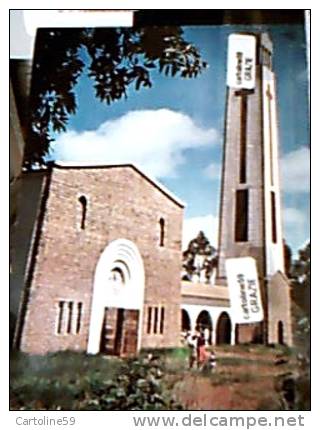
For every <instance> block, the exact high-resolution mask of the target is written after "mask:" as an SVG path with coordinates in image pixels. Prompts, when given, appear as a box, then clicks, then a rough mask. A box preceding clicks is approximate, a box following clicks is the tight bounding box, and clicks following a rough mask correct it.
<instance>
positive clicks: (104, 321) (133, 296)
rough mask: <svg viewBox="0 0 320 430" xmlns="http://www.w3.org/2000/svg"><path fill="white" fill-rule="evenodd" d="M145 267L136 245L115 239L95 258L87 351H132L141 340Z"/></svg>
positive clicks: (106, 352)
mask: <svg viewBox="0 0 320 430" xmlns="http://www.w3.org/2000/svg"><path fill="white" fill-rule="evenodd" d="M143 301H144V267H143V261H142V258H141V255H140V253H139V250H138V248H137V247H136V245H135V244H134V243H133V242H131V241H129V240H126V239H118V240H115V241H114V242H111V243H110V245H108V246H107V247H106V249H105V250H104V251H103V253H102V254H101V256H100V259H99V261H98V264H97V267H96V272H95V277H94V285H93V298H92V309H91V319H90V327H89V340H88V348H87V351H88V353H90V354H97V353H99V352H101V353H104V354H112V355H131V354H135V353H136V352H137V350H138V349H139V347H140V343H141V329H142V309H143Z"/></svg>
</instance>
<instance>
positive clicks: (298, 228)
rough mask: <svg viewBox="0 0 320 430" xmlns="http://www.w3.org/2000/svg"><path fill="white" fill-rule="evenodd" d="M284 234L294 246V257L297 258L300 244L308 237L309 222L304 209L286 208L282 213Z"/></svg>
mask: <svg viewBox="0 0 320 430" xmlns="http://www.w3.org/2000/svg"><path fill="white" fill-rule="evenodd" d="M282 218H283V226H284V232H283V236H284V238H285V239H286V241H287V242H288V243H289V245H290V246H292V251H293V256H294V258H296V257H297V254H298V250H299V249H300V248H301V246H300V244H301V243H304V242H305V241H306V238H307V237H308V226H309V220H308V215H307V214H306V213H305V211H304V209H303V208H302V209H297V208H292V207H291V208H290V207H287V208H284V209H283V212H282Z"/></svg>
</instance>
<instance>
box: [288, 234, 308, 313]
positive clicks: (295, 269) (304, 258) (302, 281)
mask: <svg viewBox="0 0 320 430" xmlns="http://www.w3.org/2000/svg"><path fill="white" fill-rule="evenodd" d="M310 250H311V248H310V243H308V244H307V245H306V246H305V247H304V248H303V249H301V250H300V251H299V259H298V260H295V261H294V263H293V265H292V270H291V276H292V278H293V299H294V300H295V302H296V303H297V305H298V306H300V307H301V309H302V310H303V311H304V313H305V314H306V316H307V317H309V315H310V286H311V282H310V280H311V278H310V276H311V272H310V257H311V255H310Z"/></svg>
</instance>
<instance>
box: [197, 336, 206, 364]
mask: <svg viewBox="0 0 320 430" xmlns="http://www.w3.org/2000/svg"><path fill="white" fill-rule="evenodd" d="M206 360H207V352H206V340H205V337H204V333H203V330H201V332H200V336H199V337H198V341H197V361H198V363H197V364H198V369H202V368H203V366H204V364H205V363H206Z"/></svg>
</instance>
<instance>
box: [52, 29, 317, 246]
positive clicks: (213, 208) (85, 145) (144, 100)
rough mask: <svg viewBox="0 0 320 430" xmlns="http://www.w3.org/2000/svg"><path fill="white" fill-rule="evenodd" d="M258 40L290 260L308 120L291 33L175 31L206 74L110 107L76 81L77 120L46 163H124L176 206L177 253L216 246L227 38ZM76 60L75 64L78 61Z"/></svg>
mask: <svg viewBox="0 0 320 430" xmlns="http://www.w3.org/2000/svg"><path fill="white" fill-rule="evenodd" d="M243 30H250V31H255V30H258V31H262V30H263V31H268V32H269V34H270V35H271V38H272V40H273V43H274V70H275V73H276V77H277V93H278V115H279V146H280V148H279V150H280V171H281V178H282V185H281V188H282V189H281V191H282V194H281V196H282V214H283V228H284V237H285V239H286V241H287V243H288V244H289V245H290V246H291V248H292V251H293V253H294V254H296V253H297V250H298V249H299V248H301V247H302V246H303V245H304V244H305V242H306V241H307V240H308V239H309V234H310V233H309V228H310V226H309V220H310V216H309V189H310V185H309V159H310V150H309V119H308V118H309V112H308V99H307V96H308V93H307V89H308V83H307V72H306V56H305V55H306V54H305V52H306V51H305V34H304V29H303V27H301V26H297V25H281V26H279V25H278V26H276V25H274V26H259V27H256V26H250V27H245V26H230V25H226V26H198V27H185V28H184V34H185V38H186V39H187V40H188V41H190V42H191V43H193V44H195V45H196V46H197V47H198V48H199V49H200V52H201V55H202V57H203V59H204V60H206V61H207V62H208V64H209V68H208V69H207V70H205V71H204V72H203V73H202V74H201V75H200V76H199V77H198V78H196V79H192V80H190V79H182V78H178V77H175V78H171V77H164V76H161V75H160V74H158V73H154V74H153V75H152V82H153V87H152V88H151V89H144V88H142V89H141V90H139V91H135V90H134V89H132V90H129V91H128V98H127V99H122V100H120V101H117V102H114V103H113V104H112V105H111V106H107V105H105V104H102V103H100V102H99V101H98V100H97V99H96V98H95V97H94V90H93V86H92V82H91V80H90V79H89V78H88V77H86V76H85V75H83V76H82V77H81V79H80V81H79V84H78V86H77V89H76V94H77V101H78V110H77V113H76V115H74V116H72V117H71V118H70V121H69V125H68V129H67V132H66V133H60V134H59V135H56V136H55V138H56V140H55V142H54V143H53V145H52V148H51V154H50V157H51V158H52V159H56V160H63V161H81V162H88V163H94V162H97V161H98V162H99V163H102V162H105V163H117V162H130V163H134V164H136V165H137V166H138V167H140V168H141V169H142V170H143V171H144V172H145V173H147V174H149V175H150V176H152V177H155V178H156V179H158V180H159V181H160V182H161V183H162V184H164V185H165V186H166V187H167V188H168V189H169V190H170V191H172V192H173V193H174V194H176V195H177V196H178V197H179V198H180V199H181V200H183V201H184V202H185V203H186V208H185V215H184V228H183V247H184V249H185V248H186V246H187V244H188V242H189V241H190V240H191V239H193V238H194V237H195V236H196V235H197V233H198V232H199V230H203V231H204V232H205V234H206V235H207V237H208V238H209V240H210V242H211V243H212V244H213V245H214V246H217V234H218V211H219V195H220V182H221V181H220V179H221V160H222V149H223V126H224V112H225V101H226V56H227V39H228V35H229V34H230V33H232V32H235V31H243ZM84 59H85V57H84Z"/></svg>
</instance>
